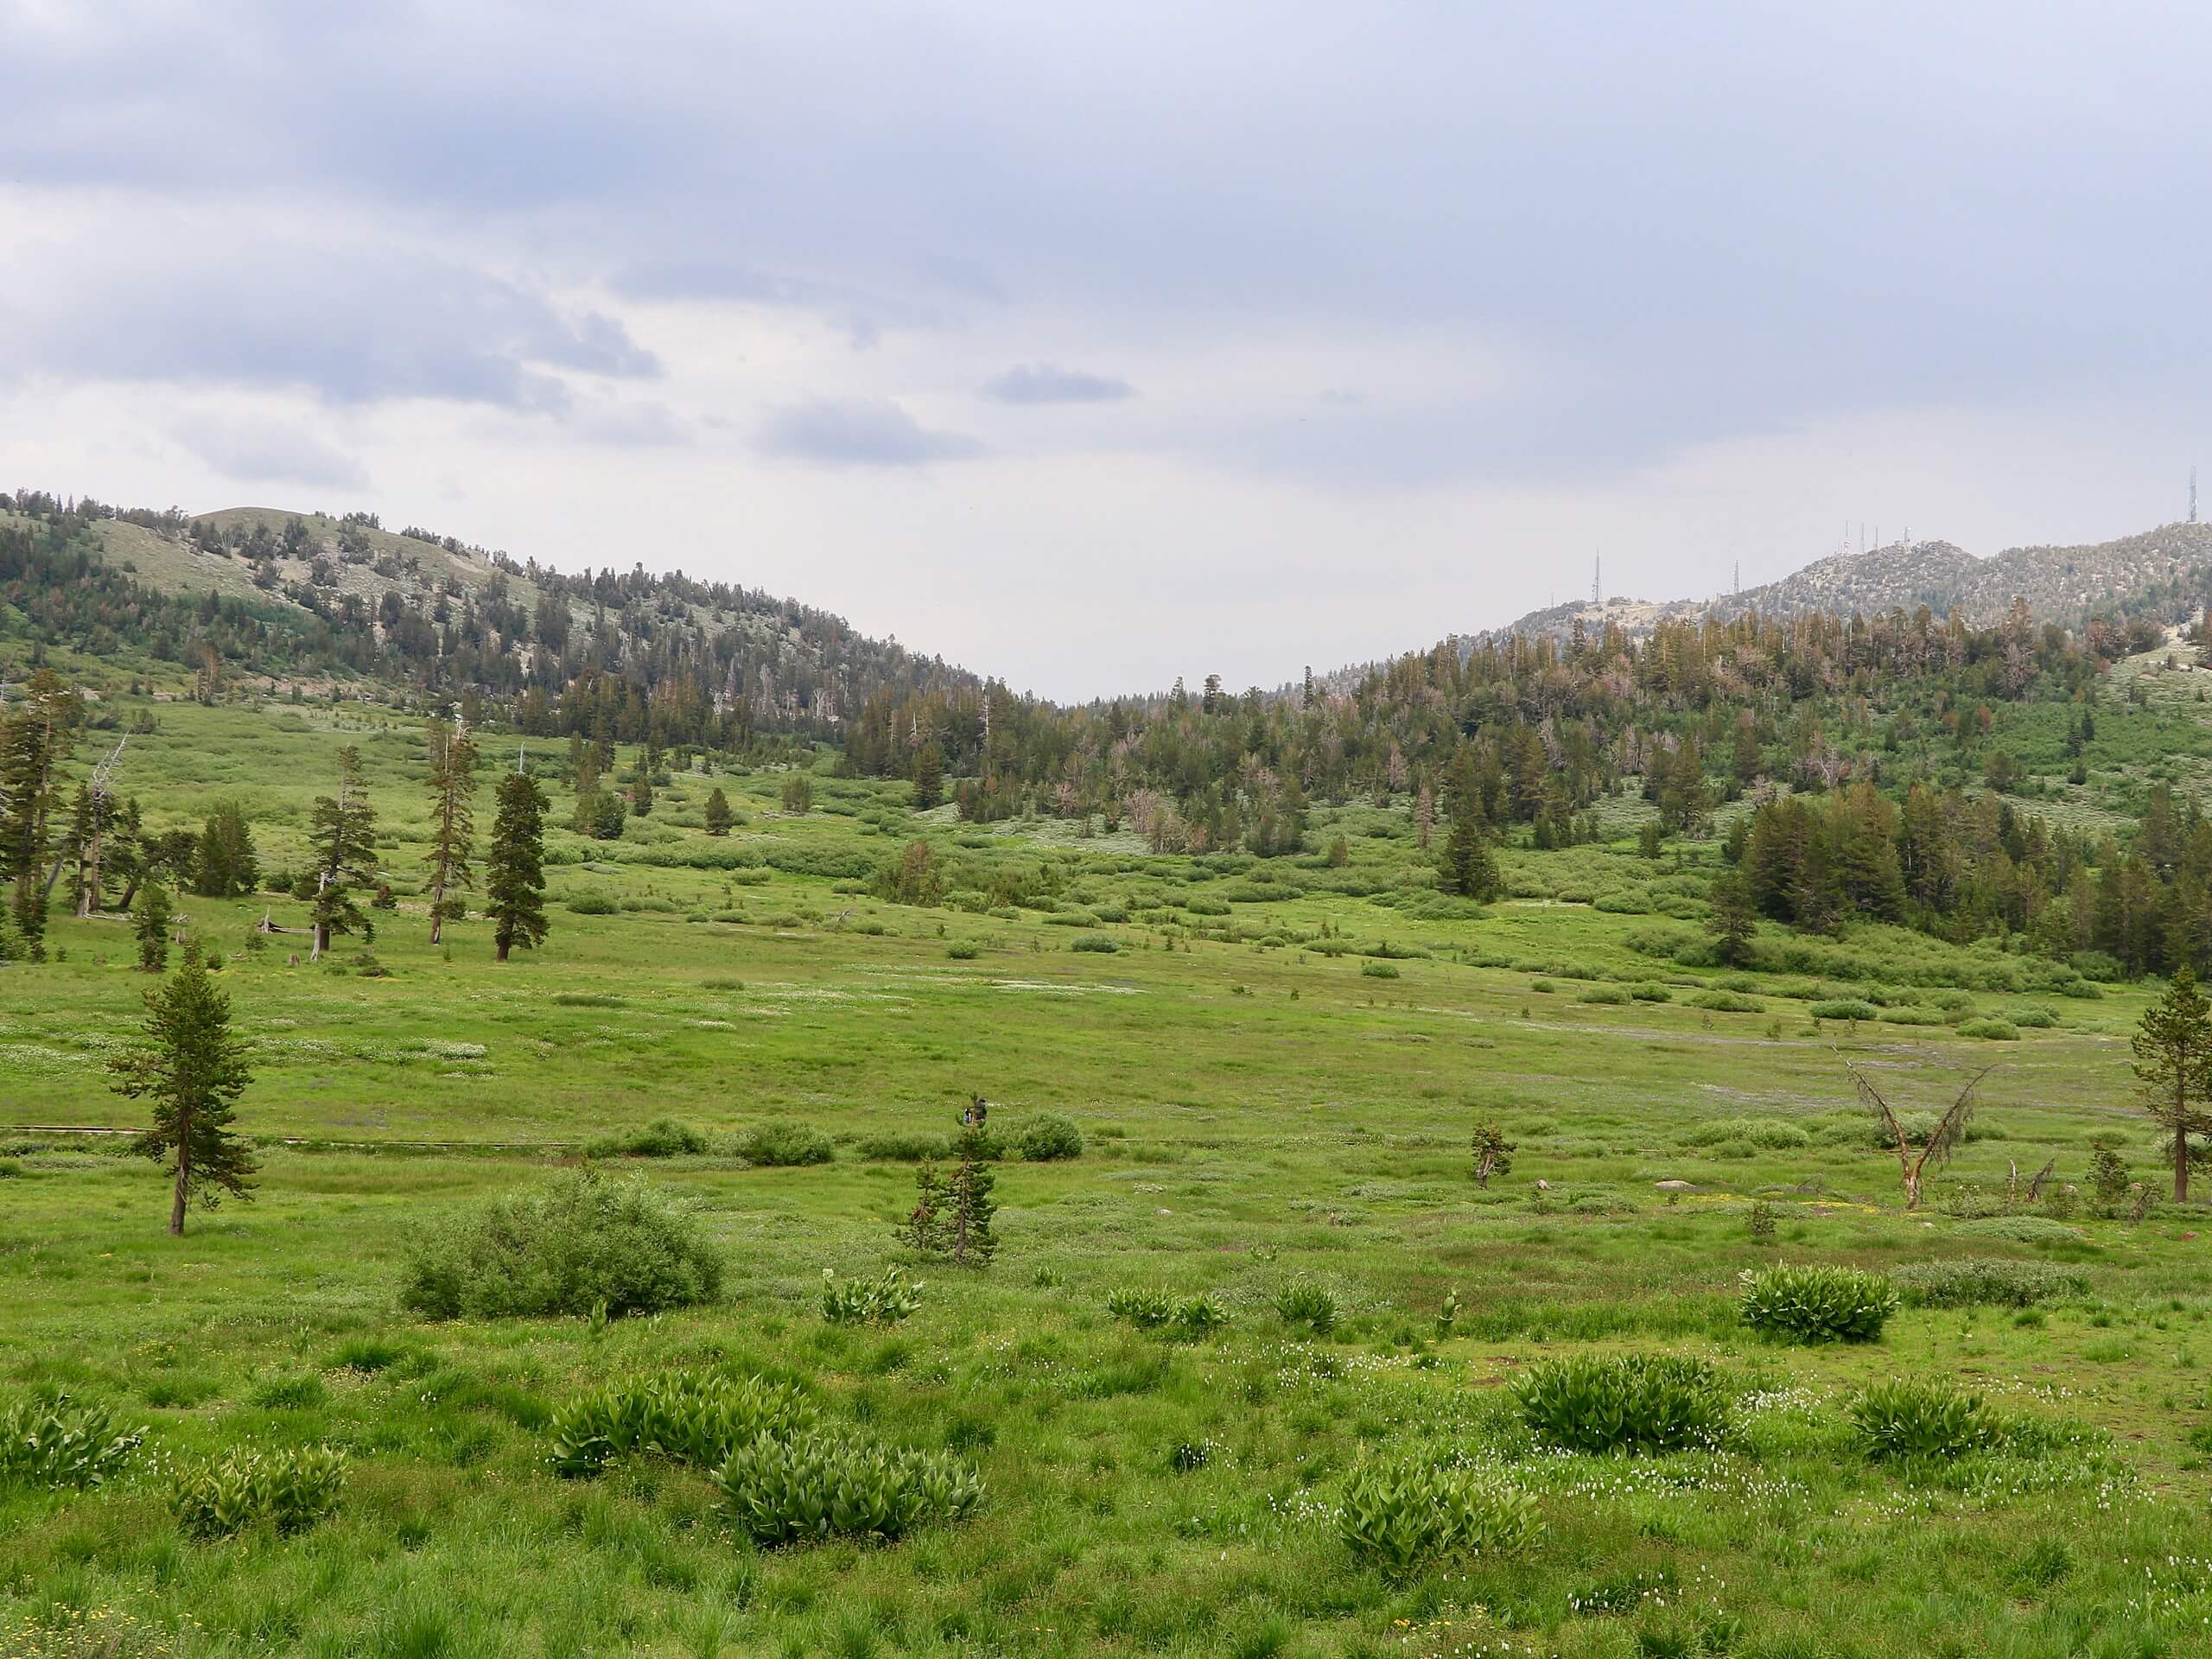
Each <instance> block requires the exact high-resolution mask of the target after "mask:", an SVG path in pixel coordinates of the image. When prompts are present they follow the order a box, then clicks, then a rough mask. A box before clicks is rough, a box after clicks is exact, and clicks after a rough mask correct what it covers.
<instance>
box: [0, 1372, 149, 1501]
mask: <svg viewBox="0 0 2212 1659" xmlns="http://www.w3.org/2000/svg"><path fill="white" fill-rule="evenodd" d="M144 1433H145V1431H144V1430H143V1429H141V1430H137V1431H136V1432H128V1431H126V1432H124V1433H118V1432H117V1430H116V1427H115V1421H114V1418H113V1417H112V1416H111V1414H110V1413H109V1411H108V1408H106V1407H105V1406H99V1405H93V1406H73V1405H71V1404H70V1403H69V1396H68V1395H66V1394H64V1393H62V1392H61V1391H60V1390H59V1389H55V1390H53V1391H52V1392H49V1393H45V1394H40V1395H33V1396H32V1397H31V1398H30V1399H28V1400H19V1401H17V1402H16V1403H15V1404H14V1405H12V1406H10V1407H9V1408H8V1409H7V1410H6V1411H4V1412H0V1484H10V1485H24V1486H48V1487H60V1486H67V1487H72V1488H74V1489H75V1490H76V1491H80V1492H81V1491H85V1490H86V1488H88V1487H92V1486H97V1485H99V1484H100V1483H101V1482H102V1481H104V1480H105V1479H106V1478H108V1477H109V1476H110V1475H112V1474H115V1473H117V1472H118V1471H120V1470H121V1469H122V1468H123V1466H124V1464H126V1463H127V1462H129V1461H130V1454H131V1452H134V1451H136V1450H137V1446H138V1442H139V1441H140V1440H141V1439H143V1436H144Z"/></svg>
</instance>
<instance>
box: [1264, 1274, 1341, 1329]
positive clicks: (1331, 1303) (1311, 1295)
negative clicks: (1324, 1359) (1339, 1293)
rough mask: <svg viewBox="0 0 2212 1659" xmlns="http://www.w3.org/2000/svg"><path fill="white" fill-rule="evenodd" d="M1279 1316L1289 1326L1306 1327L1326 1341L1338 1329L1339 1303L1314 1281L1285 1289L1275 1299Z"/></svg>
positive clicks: (1300, 1281)
mask: <svg viewBox="0 0 2212 1659" xmlns="http://www.w3.org/2000/svg"><path fill="white" fill-rule="evenodd" d="M1275 1312H1276V1313H1278V1314H1280V1315H1281V1318H1282V1322H1283V1323H1284V1324H1285V1325H1304V1326H1306V1329H1308V1330H1309V1331H1311V1332H1313V1334H1314V1335H1315V1336H1317V1337H1325V1336H1327V1335H1328V1334H1329V1332H1332V1331H1333V1330H1335V1329H1336V1328H1337V1299H1336V1298H1335V1297H1334V1296H1332V1295H1331V1294H1329V1292H1328V1289H1327V1287H1325V1286H1322V1285H1317V1284H1315V1283H1314V1282H1313V1281H1312V1280H1311V1279H1297V1280H1294V1281H1291V1282H1290V1283H1289V1284H1287V1285H1285V1286H1284V1287H1283V1288H1282V1293H1281V1294H1280V1295H1278V1296H1277V1297H1276V1298H1275Z"/></svg>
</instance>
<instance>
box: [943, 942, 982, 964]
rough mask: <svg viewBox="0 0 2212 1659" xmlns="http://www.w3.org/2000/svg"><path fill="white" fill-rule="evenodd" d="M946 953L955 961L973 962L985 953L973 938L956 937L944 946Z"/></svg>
mask: <svg viewBox="0 0 2212 1659" xmlns="http://www.w3.org/2000/svg"><path fill="white" fill-rule="evenodd" d="M944 954H945V955H946V956H948V957H951V958H952V959H953V961H955V962H973V961H975V960H976V957H980V956H982V954H983V948H982V946H981V945H979V944H976V941H975V940H973V939H955V940H954V941H953V942H952V943H951V944H948V945H946V946H945V947H944Z"/></svg>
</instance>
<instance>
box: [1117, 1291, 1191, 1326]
mask: <svg viewBox="0 0 2212 1659" xmlns="http://www.w3.org/2000/svg"><path fill="white" fill-rule="evenodd" d="M1106 1311H1107V1312H1108V1313H1111V1314H1112V1315H1113V1316H1114V1317H1115V1318H1116V1319H1122V1320H1125V1321H1127V1322H1128V1324H1130V1325H1135V1326H1136V1328H1137V1329H1138V1330H1140V1331H1150V1330H1154V1329H1155V1328H1157V1327H1158V1326H1160V1325H1165V1324H1166V1323H1167V1321H1168V1320H1170V1319H1173V1318H1174V1317H1175V1300H1174V1298H1173V1297H1172V1296H1170V1295H1168V1294H1167V1293H1166V1291H1164V1290H1116V1291H1109V1292H1108V1293H1107V1295H1106Z"/></svg>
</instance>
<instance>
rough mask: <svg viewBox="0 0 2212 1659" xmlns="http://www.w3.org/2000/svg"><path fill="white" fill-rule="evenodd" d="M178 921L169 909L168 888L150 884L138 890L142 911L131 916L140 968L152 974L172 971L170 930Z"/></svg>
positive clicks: (151, 882) (139, 904)
mask: <svg viewBox="0 0 2212 1659" xmlns="http://www.w3.org/2000/svg"><path fill="white" fill-rule="evenodd" d="M175 919H176V918H175V915H173V914H172V913H171V912H170V910H169V894H168V888H167V887H163V886H162V884H161V883H160V882H158V881H149V882H148V883H146V885H145V886H144V887H141V888H140V889H139V890H138V908H137V909H136V910H134V911H133V912H131V913H130V931H132V932H133V933H134V934H136V935H137V938H138V965H139V966H140V967H141V968H143V969H145V970H146V971H147V972H148V973H149V974H159V973H165V972H167V971H168V965H169V928H170V926H171V925H172V924H173V923H174V922H175Z"/></svg>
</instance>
